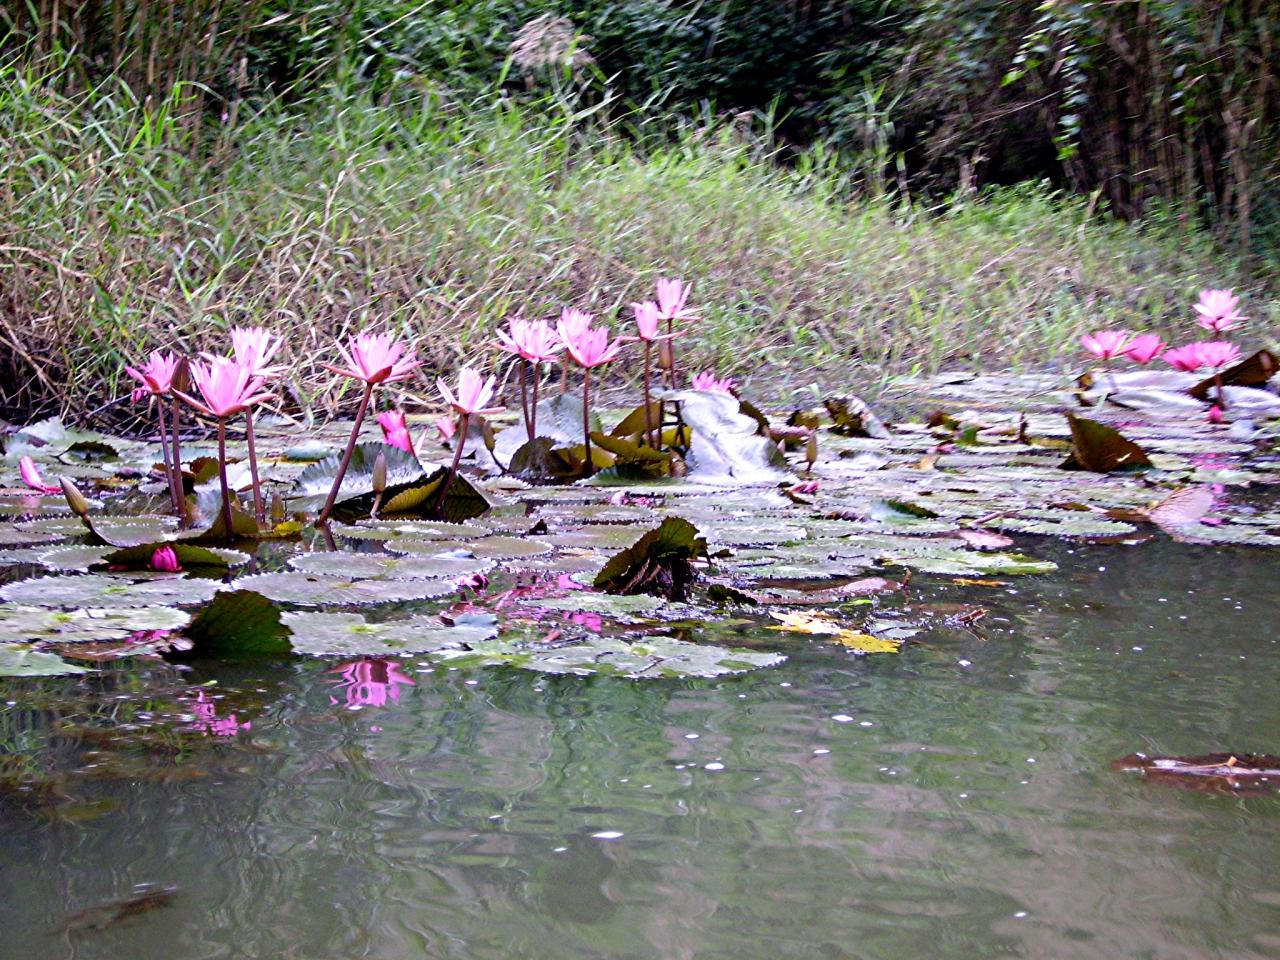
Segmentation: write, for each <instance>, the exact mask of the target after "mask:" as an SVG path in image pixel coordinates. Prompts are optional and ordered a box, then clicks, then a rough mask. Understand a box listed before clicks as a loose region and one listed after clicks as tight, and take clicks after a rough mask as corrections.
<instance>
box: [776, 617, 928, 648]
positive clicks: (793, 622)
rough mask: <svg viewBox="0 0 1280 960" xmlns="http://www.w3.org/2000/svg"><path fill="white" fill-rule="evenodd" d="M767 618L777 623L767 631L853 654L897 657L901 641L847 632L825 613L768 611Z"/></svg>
mask: <svg viewBox="0 0 1280 960" xmlns="http://www.w3.org/2000/svg"><path fill="white" fill-rule="evenodd" d="M769 614H770V616H772V617H773V618H774V619H775V620H778V621H779V623H778V624H777V625H776V626H771V627H769V628H768V629H770V630H782V631H785V632H787V633H803V634H808V635H810V636H819V637H829V638H830V639H831V642H832V643H838V644H840V645H841V646H842V647H845V648H847V649H849V650H852V651H853V652H854V653H859V654H867V653H898V652H899V651H900V650H901V649H902V642H903V641H902V640H901V639H893V638H888V637H875V636H872V635H871V634H869V633H861V632H859V631H857V630H850V629H849V628H847V627H844V626H841V625H840V624H839V623H837V622H836V621H835V620H833V619H832V618H831V617H830V615H828V614H825V613H816V612H812V613H811V612H805V611H801V612H797V611H778V610H771V611H769Z"/></svg>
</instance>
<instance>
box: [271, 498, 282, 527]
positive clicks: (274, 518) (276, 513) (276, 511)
mask: <svg viewBox="0 0 1280 960" xmlns="http://www.w3.org/2000/svg"><path fill="white" fill-rule="evenodd" d="M283 520H284V497H282V496H280V494H279V493H273V494H272V495H271V522H272V523H280V522H282V521H283Z"/></svg>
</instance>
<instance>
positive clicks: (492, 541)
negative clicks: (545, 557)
mask: <svg viewBox="0 0 1280 960" xmlns="http://www.w3.org/2000/svg"><path fill="white" fill-rule="evenodd" d="M387 549H388V550H392V551H394V552H396V553H411V554H425V555H428V556H435V555H436V554H440V553H448V552H450V551H459V552H462V551H465V552H467V553H470V554H471V555H472V556H474V557H478V558H488V559H494V560H514V559H517V558H520V557H537V556H541V555H542V554H544V553H550V552H551V550H552V546H551V544H549V543H546V542H545V541H543V540H523V539H520V538H518V537H485V538H484V539H483V540H475V541H472V542H467V543H463V542H460V541H449V540H392V541H390V542H388V543H387Z"/></svg>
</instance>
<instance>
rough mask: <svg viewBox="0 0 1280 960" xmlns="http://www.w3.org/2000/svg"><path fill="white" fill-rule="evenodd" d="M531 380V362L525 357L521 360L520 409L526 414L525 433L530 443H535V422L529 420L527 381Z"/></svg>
mask: <svg viewBox="0 0 1280 960" xmlns="http://www.w3.org/2000/svg"><path fill="white" fill-rule="evenodd" d="M528 379H529V361H528V360H525V359H524V358H523V357H521V358H520V409H521V410H522V411H523V412H524V432H525V434H526V435H527V436H528V438H529V442H530V443H532V442H533V421H532V420H530V419H529V386H528V384H527V383H526V381H527V380H528Z"/></svg>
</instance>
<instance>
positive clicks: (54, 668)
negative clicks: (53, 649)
mask: <svg viewBox="0 0 1280 960" xmlns="http://www.w3.org/2000/svg"><path fill="white" fill-rule="evenodd" d="M88 672H89V670H88V669H87V668H85V667H78V666H76V665H75V664H73V663H67V661H65V660H63V659H62V658H61V657H60V656H58V655H57V654H56V653H43V652H41V651H39V650H37V649H36V648H35V647H32V646H29V645H27V644H25V643H0V677H56V676H60V675H62V674H68V673H88Z"/></svg>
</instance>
